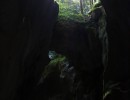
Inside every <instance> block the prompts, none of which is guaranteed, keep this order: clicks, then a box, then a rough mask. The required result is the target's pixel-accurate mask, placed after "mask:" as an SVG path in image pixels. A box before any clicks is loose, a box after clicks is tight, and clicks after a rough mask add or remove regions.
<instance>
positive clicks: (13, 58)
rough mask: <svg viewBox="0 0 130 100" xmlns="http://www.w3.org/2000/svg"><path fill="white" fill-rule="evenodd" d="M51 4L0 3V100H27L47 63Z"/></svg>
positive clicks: (42, 0)
mask: <svg viewBox="0 0 130 100" xmlns="http://www.w3.org/2000/svg"><path fill="white" fill-rule="evenodd" d="M57 15H58V5H57V4H56V3H54V1H53V0H1V1H0V100H26V98H27V96H28V95H29V93H30V91H32V90H33V88H34V86H35V85H36V83H37V82H38V79H39V78H40V74H41V69H43V67H44V66H45V65H46V64H47V63H48V61H49V59H48V50H49V45H50V42H51V37H52V29H53V26H54V23H55V21H56V19H57Z"/></svg>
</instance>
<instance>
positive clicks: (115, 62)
mask: <svg viewBox="0 0 130 100" xmlns="http://www.w3.org/2000/svg"><path fill="white" fill-rule="evenodd" d="M101 1H102V4H103V6H104V8H105V11H106V14H107V33H108V41H109V53H108V67H107V69H106V72H105V83H107V82H109V81H112V82H115V83H119V87H118V88H120V89H119V90H118V89H117V90H115V91H113V93H112V95H111V97H110V98H109V99H108V100H113V99H118V100H129V99H130V97H129V96H128V94H129V92H130V90H129V89H130V87H129V84H130V78H129V72H130V67H129V66H130V62H129V59H130V55H129V51H130V46H129V44H130V39H129V38H130V29H129V28H130V6H129V3H130V1H129V0H125V1H122V0H101ZM124 91H125V92H124Z"/></svg>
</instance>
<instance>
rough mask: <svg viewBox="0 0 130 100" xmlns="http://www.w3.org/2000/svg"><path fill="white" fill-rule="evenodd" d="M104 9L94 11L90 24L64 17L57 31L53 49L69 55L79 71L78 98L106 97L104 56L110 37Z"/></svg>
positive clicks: (55, 31) (96, 98) (76, 81)
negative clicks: (104, 88)
mask: <svg viewBox="0 0 130 100" xmlns="http://www.w3.org/2000/svg"><path fill="white" fill-rule="evenodd" d="M102 9H103V8H102V7H101V8H98V9H97V10H95V11H93V13H98V14H94V15H95V16H94V17H93V18H91V19H90V21H89V22H88V23H80V22H75V21H71V20H68V21H62V20H61V21H59V22H58V23H57V24H56V27H55V30H54V36H53V42H52V45H51V46H52V48H51V49H52V50H55V51H57V52H58V53H61V54H64V55H66V56H67V57H68V58H69V60H70V62H71V64H72V65H73V66H74V67H75V70H76V78H75V83H74V89H75V90H74V91H75V97H74V99H75V100H101V99H102V95H103V94H102V92H103V91H102V90H103V69H104V68H103V55H104V52H105V51H104V50H105V49H106V48H105V47H106V38H107V37H106V31H105V28H106V21H105V15H104V12H103V11H102ZM104 45H105V46H104ZM106 53H107V52H106Z"/></svg>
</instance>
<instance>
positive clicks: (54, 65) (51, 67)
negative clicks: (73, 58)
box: [42, 54, 67, 78]
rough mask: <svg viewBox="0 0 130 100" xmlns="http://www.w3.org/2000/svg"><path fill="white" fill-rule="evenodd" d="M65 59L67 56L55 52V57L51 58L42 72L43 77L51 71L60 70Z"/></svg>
mask: <svg viewBox="0 0 130 100" xmlns="http://www.w3.org/2000/svg"><path fill="white" fill-rule="evenodd" d="M66 60H67V58H66V57H65V56H63V55H60V54H57V56H56V57H55V59H53V60H51V61H50V63H49V64H48V65H47V66H45V69H44V72H43V74H42V75H43V76H44V78H46V77H47V76H48V75H49V74H51V73H53V72H57V73H60V70H61V69H62V66H63V64H64V62H65V61H66Z"/></svg>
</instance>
